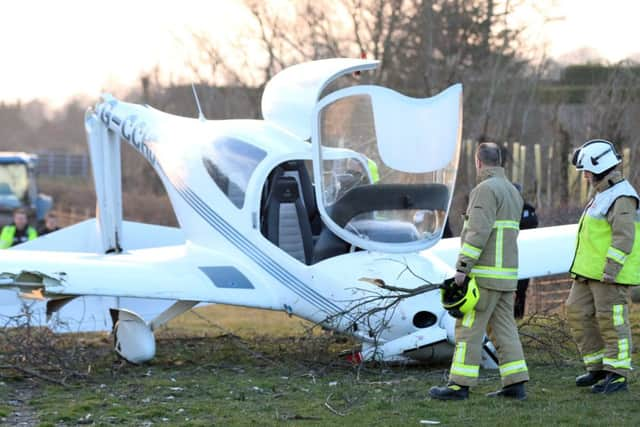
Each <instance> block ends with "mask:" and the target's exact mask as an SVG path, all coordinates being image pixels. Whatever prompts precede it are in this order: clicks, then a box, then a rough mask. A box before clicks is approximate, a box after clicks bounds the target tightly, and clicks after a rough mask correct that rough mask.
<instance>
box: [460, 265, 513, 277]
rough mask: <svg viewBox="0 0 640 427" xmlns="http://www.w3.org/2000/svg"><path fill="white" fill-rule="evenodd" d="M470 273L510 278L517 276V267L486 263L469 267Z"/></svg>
mask: <svg viewBox="0 0 640 427" xmlns="http://www.w3.org/2000/svg"><path fill="white" fill-rule="evenodd" d="M471 274H473V275H474V276H476V277H486V278H491V279H505V280H512V279H517V278H518V269H517V268H500V267H491V266H487V265H477V266H475V267H474V268H472V269H471Z"/></svg>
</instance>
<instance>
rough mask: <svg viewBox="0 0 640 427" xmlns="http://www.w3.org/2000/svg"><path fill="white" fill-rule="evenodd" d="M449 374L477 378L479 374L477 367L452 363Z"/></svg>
mask: <svg viewBox="0 0 640 427" xmlns="http://www.w3.org/2000/svg"><path fill="white" fill-rule="evenodd" d="M451 373H452V374H453V375H460V376H462V377H470V378H478V374H479V373H480V366H479V365H461V364H458V363H454V364H452V365H451Z"/></svg>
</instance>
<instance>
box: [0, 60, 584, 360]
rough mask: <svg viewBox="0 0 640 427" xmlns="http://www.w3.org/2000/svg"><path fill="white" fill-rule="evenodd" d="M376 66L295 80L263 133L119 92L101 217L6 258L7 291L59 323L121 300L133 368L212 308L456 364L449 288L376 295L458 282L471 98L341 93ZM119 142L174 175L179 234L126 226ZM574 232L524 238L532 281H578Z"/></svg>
mask: <svg viewBox="0 0 640 427" xmlns="http://www.w3.org/2000/svg"><path fill="white" fill-rule="evenodd" d="M377 65H378V62H377V61H371V60H361V59H329V60H322V61H315V62H309V63H304V64H300V65H296V66H293V67H290V68H288V69H286V70H284V71H282V72H281V73H279V74H278V75H276V76H275V77H274V78H273V79H272V80H271V81H270V82H269V83H268V85H267V86H266V88H265V90H264V94H263V97H262V112H263V116H264V120H220V121H214V120H212V121H208V120H204V119H203V118H200V119H190V118H183V117H177V116H173V115H169V114H166V113H162V112H160V111H157V110H154V109H153V108H151V107H149V106H142V105H135V104H129V103H125V102H120V101H118V100H116V99H114V98H112V97H109V96H105V97H104V98H103V100H102V101H101V102H100V103H98V104H97V105H96V106H95V107H94V108H92V109H90V110H89V111H88V112H87V114H86V118H85V127H86V131H87V137H88V142H89V146H90V153H91V160H92V167H93V175H94V179H95V188H96V194H97V199H98V215H97V218H96V219H95V220H90V221H87V222H84V223H81V224H78V225H76V226H73V227H70V228H67V229H63V230H60V231H58V232H56V233H53V234H51V235H48V236H45V237H43V238H41V239H38V240H35V241H33V242H29V243H26V244H24V245H21V246H19V247H17V248H14V249H10V250H7V251H4V252H2V256H1V257H0V288H5V289H11V290H12V292H14V294H15V293H16V291H17V292H18V293H20V295H21V296H23V297H25V296H26V297H32V298H33V297H36V298H42V299H44V300H46V301H47V302H46V304H47V306H46V307H47V314H51V313H54V312H57V311H59V312H60V313H63V312H64V310H65V309H66V307H65V305H66V304H67V303H69V302H70V303H69V304H68V306H67V307H69V306H72V305H73V304H74V303H78V301H80V300H81V299H82V298H87V301H94V302H93V303H91V304H87V305H86V307H89V308H92V307H93V308H97V309H98V310H99V311H100V313H96V317H95V318H97V319H101V318H103V314H104V312H105V311H106V310H105V308H106V307H104V301H110V302H111V303H113V304H114V307H113V308H112V310H111V314H112V318H113V322H114V334H115V349H116V351H117V352H118V353H119V354H120V355H121V356H122V357H124V358H125V359H127V360H129V361H131V362H134V363H140V362H144V361H147V360H150V359H151V358H153V357H154V355H155V338H154V334H153V330H154V329H155V328H157V327H158V326H159V325H161V324H163V323H165V322H167V321H168V320H170V319H171V318H173V317H175V316H177V315H179V314H181V313H183V312H185V311H186V310H189V309H190V308H192V307H193V306H195V305H196V304H198V303H221V304H231V305H237V306H245V307H254V308H260V309H267V310H281V311H284V312H287V313H290V314H295V315H297V316H300V317H302V318H305V319H308V320H310V321H312V322H316V323H319V324H322V325H323V326H325V327H328V328H331V329H334V330H338V331H341V332H344V333H348V334H351V335H353V336H355V337H356V338H358V339H359V340H360V341H362V344H363V347H362V353H361V356H362V358H363V359H364V360H372V359H376V360H389V361H391V360H394V361H399V360H412V359H413V360H416V359H417V360H420V359H422V360H428V359H430V358H432V357H434V355H436V354H442V353H443V352H444V353H447V352H449V353H450V352H452V349H453V346H452V344H453V342H454V334H453V330H454V327H453V326H454V319H453V318H451V317H450V316H449V315H448V314H447V312H446V311H445V310H444V309H443V308H442V307H441V304H440V293H439V291H438V290H437V289H434V290H431V291H428V292H425V293H421V294H419V295H416V296H412V297H409V298H404V299H402V300H399V301H397V304H394V305H393V307H392V308H391V309H388V310H379V308H380V307H383V306H384V305H387V304H389V302H390V300H388V299H384V298H382V299H381V298H379V296H382V297H385V296H386V297H393V296H396V295H402V294H403V292H397V291H392V290H388V289H383V288H381V287H380V286H378V285H379V284H380V283H386V284H387V285H392V286H395V287H399V288H405V289H413V288H416V287H419V286H423V285H425V284H434V285H438V284H441V283H442V282H443V281H444V280H445V279H447V278H451V277H452V276H453V274H454V270H453V265H454V263H455V258H456V255H457V253H458V250H459V239H444V240H441V236H442V232H443V226H444V222H445V219H446V218H447V215H448V213H449V207H450V204H451V199H452V194H453V190H454V183H455V178H456V171H457V166H458V156H459V151H460V139H461V131H462V87H461V85H454V86H452V87H450V88H448V89H447V90H445V91H444V92H442V93H440V94H439V95H436V96H434V97H432V98H426V99H414V98H408V97H406V96H403V95H401V94H399V93H396V92H394V91H392V90H390V89H387V88H384V87H379V86H370V85H355V86H350V87H346V88H343V89H339V90H335V91H333V92H329V91H327V90H326V89H327V86H328V85H329V84H330V83H332V82H334V81H335V80H336V79H338V78H339V77H341V76H345V75H349V74H351V73H354V72H365V71H367V70H372V69H374V68H376V66H377ZM325 92H329V93H325ZM122 140H124V141H126V142H127V143H129V144H131V145H132V146H133V147H135V149H136V150H138V151H139V152H140V154H142V155H143V156H144V157H145V158H146V159H147V160H148V162H149V163H150V164H151V166H153V168H154V169H155V171H156V172H157V173H158V175H159V176H160V179H161V180H162V182H163V184H164V187H165V188H166V191H167V194H168V196H169V199H170V201H171V203H172V205H173V208H174V210H175V214H176V217H177V219H178V222H179V224H180V227H179V228H168V227H159V226H154V225H148V224H140V223H132V222H126V221H123V220H122V198H121V191H122V190H121V171H120V167H121V165H120V143H121V141H122ZM311 172H312V173H311ZM574 235H575V226H563V227H553V228H546V229H537V230H532V231H524V232H521V233H520V239H519V244H520V246H519V247H520V277H534V276H544V275H548V274H556V273H562V272H566V271H567V270H568V268H569V263H570V258H571V253H572V252H573V244H574V243H573V242H574V237H573V236H574ZM549 248H554V249H553V250H550V249H549ZM7 292H8V291H2V295H3V296H5V295H8V294H7ZM12 298H15V297H12ZM89 298H94V299H93V300H90V299H89ZM95 298H98V299H99V298H107V299H105V300H99V301H103V302H102V303H95V301H96V299H95ZM140 298H143V299H144V300H139V299H140ZM74 299H75V301H74ZM152 300H153V301H164V302H163V303H162V304H164V306H167V307H168V308H167V309H166V310H164V311H162V310H163V309H164V306H162V308H160V307H161V305H155V303H150V302H149V301H152ZM12 304H15V300H12ZM0 307H2V306H0ZM76 310H77V308H76ZM160 311H162V312H161V313H160ZM158 313H159V314H158ZM141 315H142V316H144V317H146V318H148V319H149V321H145V320H144V318H143V317H142V316H141ZM151 315H153V317H154V318H152V319H151V318H149V316H151ZM101 328H102V326H101V325H100V324H99V322H98V324H97V325H96V326H95V329H101ZM89 329H91V327H89Z"/></svg>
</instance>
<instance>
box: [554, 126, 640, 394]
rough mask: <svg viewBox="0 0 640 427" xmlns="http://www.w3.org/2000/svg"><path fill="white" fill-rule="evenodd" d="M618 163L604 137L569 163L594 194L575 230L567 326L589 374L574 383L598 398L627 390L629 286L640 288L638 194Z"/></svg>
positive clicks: (629, 343)
mask: <svg viewBox="0 0 640 427" xmlns="http://www.w3.org/2000/svg"><path fill="white" fill-rule="evenodd" d="M620 162H621V156H620V155H619V154H618V153H617V151H616V149H615V147H614V146H613V144H612V143H611V142H609V141H607V140H604V139H594V140H591V141H587V142H585V143H584V144H583V145H582V146H581V147H580V148H578V149H577V150H576V151H575V152H574V155H573V159H572V163H573V165H574V166H575V168H576V170H578V171H582V173H583V175H584V178H585V179H587V180H588V181H589V183H590V184H591V188H592V190H591V200H589V202H588V203H587V206H586V208H585V210H584V212H583V214H582V217H581V218H580V223H579V226H578V239H577V242H576V251H575V256H574V259H573V263H572V264H571V268H570V271H571V276H572V277H573V284H572V285H571V291H570V292H569V298H568V299H567V302H566V310H567V320H568V322H569V326H570V327H571V331H572V333H573V337H574V339H575V340H576V342H577V343H578V348H579V349H580V355H581V356H582V360H583V362H584V364H585V367H586V369H587V372H586V373H585V374H582V375H580V376H578V377H577V378H576V385H577V386H578V387H589V386H591V392H592V393H596V394H610V393H617V392H622V391H627V390H628V386H627V377H628V376H629V374H630V373H631V350H632V348H633V347H632V345H631V326H630V324H629V288H630V287H631V286H633V285H640V238H639V237H638V233H637V231H638V230H640V208H639V207H640V206H639V204H640V196H638V193H637V191H636V190H635V188H633V186H632V185H631V184H630V183H629V181H627V180H626V179H625V178H624V177H623V176H622V173H621V172H620V171H619V170H618V165H619V164H620Z"/></svg>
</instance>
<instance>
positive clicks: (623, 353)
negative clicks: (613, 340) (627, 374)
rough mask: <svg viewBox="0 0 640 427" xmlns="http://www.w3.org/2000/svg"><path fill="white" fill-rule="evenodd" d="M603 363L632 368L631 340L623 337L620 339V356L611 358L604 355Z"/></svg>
mask: <svg viewBox="0 0 640 427" xmlns="http://www.w3.org/2000/svg"><path fill="white" fill-rule="evenodd" d="M602 363H603V364H605V365H609V366H611V367H613V368H623V369H631V357H629V340H628V339H627V338H623V339H621V340H618V358H617V359H610V358H608V357H604V358H603V359H602Z"/></svg>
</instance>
